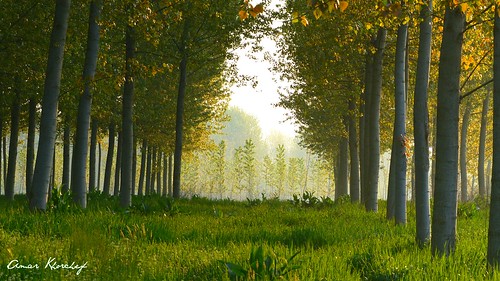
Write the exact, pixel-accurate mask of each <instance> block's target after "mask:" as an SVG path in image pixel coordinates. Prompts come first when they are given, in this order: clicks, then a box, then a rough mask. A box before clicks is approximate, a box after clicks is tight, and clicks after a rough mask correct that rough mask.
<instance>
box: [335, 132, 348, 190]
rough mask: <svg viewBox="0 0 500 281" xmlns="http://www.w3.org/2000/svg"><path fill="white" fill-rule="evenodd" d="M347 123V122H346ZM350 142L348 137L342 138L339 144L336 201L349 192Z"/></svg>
mask: <svg viewBox="0 0 500 281" xmlns="http://www.w3.org/2000/svg"><path fill="white" fill-rule="evenodd" d="M344 123H346V122H344ZM348 150H349V147H348V140H347V137H345V136H342V137H341V138H340V143H339V152H338V154H337V157H338V160H337V163H338V164H337V174H336V175H337V177H336V179H337V180H336V181H335V199H339V198H340V197H342V196H344V195H347V190H348V187H347V185H348V180H347V177H348V176H347V173H348V168H347V167H348V162H349V160H348V158H349V157H348Z"/></svg>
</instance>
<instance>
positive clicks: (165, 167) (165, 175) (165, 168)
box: [162, 152, 168, 197]
mask: <svg viewBox="0 0 500 281" xmlns="http://www.w3.org/2000/svg"><path fill="white" fill-rule="evenodd" d="M167 182H168V160H167V153H166V152H163V192H162V196H164V197H166V196H167V188H168V187H167Z"/></svg>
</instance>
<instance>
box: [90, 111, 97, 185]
mask: <svg viewBox="0 0 500 281" xmlns="http://www.w3.org/2000/svg"><path fill="white" fill-rule="evenodd" d="M91 128H92V129H91V130H90V151H89V192H92V191H95V190H96V188H97V182H96V172H97V171H96V149H97V129H98V128H99V126H98V124H97V120H92V125H91Z"/></svg>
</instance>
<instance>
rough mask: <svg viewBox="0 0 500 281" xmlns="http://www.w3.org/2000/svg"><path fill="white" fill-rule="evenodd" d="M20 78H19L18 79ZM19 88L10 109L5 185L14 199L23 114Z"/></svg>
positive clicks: (9, 196) (7, 194)
mask: <svg viewBox="0 0 500 281" xmlns="http://www.w3.org/2000/svg"><path fill="white" fill-rule="evenodd" d="M16 80H18V79H16ZM18 91H19V89H17V90H16V94H15V97H14V101H13V102H12V107H11V110H10V142H9V163H8V169H7V179H6V185H5V197H6V198H7V199H9V200H14V186H15V183H16V166H17V165H16V162H17V147H18V145H17V143H18V137H19V117H20V114H21V105H20V101H19V99H20V97H19V92H18Z"/></svg>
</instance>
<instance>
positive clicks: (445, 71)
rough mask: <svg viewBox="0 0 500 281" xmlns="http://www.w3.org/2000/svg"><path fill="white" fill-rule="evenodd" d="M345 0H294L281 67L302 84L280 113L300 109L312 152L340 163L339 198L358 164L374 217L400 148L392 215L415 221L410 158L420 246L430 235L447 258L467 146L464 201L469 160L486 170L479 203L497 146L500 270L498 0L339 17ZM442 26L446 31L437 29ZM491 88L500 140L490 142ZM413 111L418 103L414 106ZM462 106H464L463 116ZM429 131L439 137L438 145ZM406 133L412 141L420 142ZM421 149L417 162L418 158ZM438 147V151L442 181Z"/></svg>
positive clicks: (358, 186) (495, 236) (363, 10)
mask: <svg viewBox="0 0 500 281" xmlns="http://www.w3.org/2000/svg"><path fill="white" fill-rule="evenodd" d="M336 2H338V1H323V0H318V1H305V2H304V1H287V2H286V5H285V9H286V10H287V13H286V14H287V15H288V16H287V17H288V19H290V15H291V17H292V19H291V20H288V21H286V20H285V21H284V24H283V26H282V31H283V32H282V34H281V35H280V36H279V37H278V40H281V49H282V52H281V53H280V55H281V58H277V59H276V61H275V67H276V69H281V70H284V69H287V71H283V73H284V75H283V79H286V80H288V81H295V82H294V85H293V87H292V90H291V91H289V92H288V93H283V94H282V98H281V102H280V105H281V106H283V107H286V108H288V109H290V110H291V111H292V112H293V115H294V117H295V118H296V120H297V124H298V126H299V133H300V135H301V138H302V142H303V144H304V145H305V146H307V147H308V148H309V149H310V150H311V151H314V152H315V153H318V154H320V155H323V156H324V158H325V159H327V160H330V161H331V162H332V163H333V164H336V165H337V169H338V171H339V173H337V175H339V176H341V177H342V178H343V180H342V181H343V184H342V185H341V186H337V189H339V188H341V190H339V191H338V192H341V193H347V192H348V191H347V187H346V186H347V177H346V174H347V173H346V170H347V165H348V163H350V165H351V166H350V167H351V172H350V174H351V176H350V184H349V192H350V194H351V195H353V196H352V198H353V199H354V200H357V199H358V197H357V196H358V194H359V200H360V201H361V202H362V203H363V204H364V205H365V207H366V209H367V210H369V211H377V210H378V206H377V198H378V196H377V193H378V185H379V178H380V177H379V170H380V169H379V168H380V166H379V165H380V152H381V151H383V150H385V149H388V148H390V149H391V167H390V179H389V184H388V186H387V189H388V208H387V217H388V219H395V221H396V223H399V224H405V223H406V201H407V198H408V196H407V193H406V192H407V182H408V179H407V167H408V161H409V159H414V161H415V163H414V165H415V191H416V206H417V241H418V242H419V244H420V245H425V244H426V243H427V242H428V241H429V240H430V239H431V235H430V233H431V230H432V241H430V242H431V246H432V251H433V253H435V254H439V255H442V254H446V255H448V254H450V253H452V252H453V251H454V249H455V236H456V234H455V229H456V221H457V195H458V193H457V188H458V171H459V153H458V151H459V147H460V155H461V157H460V167H461V184H462V192H461V193H462V198H461V199H462V200H464V201H465V200H468V198H467V195H468V194H469V190H468V182H469V180H468V179H467V175H468V174H469V173H470V172H469V171H470V169H467V164H470V163H471V160H470V158H473V159H474V162H475V163H477V171H478V172H477V176H478V181H479V195H480V196H483V197H484V196H486V188H485V187H486V184H485V182H486V178H485V172H484V171H485V165H486V162H487V160H486V159H487V157H488V156H487V155H488V154H487V152H488V150H489V149H488V147H492V150H491V153H492V155H493V164H492V165H493V172H492V175H493V179H492V184H491V194H492V195H491V216H490V230H489V249H488V261H489V262H490V264H498V262H499V261H500V255H499V254H498V253H499V251H498V249H499V247H500V242H499V241H500V238H499V237H500V234H499V233H500V232H499V231H498V229H499V228H500V223H499V221H500V219H499V216H497V214H498V213H499V212H498V208H500V206H499V205H500V197H499V196H500V195H499V193H500V192H499V191H498V182H499V181H498V161H499V160H496V158H497V157H498V155H500V153H499V152H498V151H500V150H499V149H500V148H497V146H495V145H496V144H497V142H498V141H497V140H498V138H496V137H495V136H496V135H497V134H498V132H497V130H498V128H497V125H498V124H499V123H498V120H497V119H498V118H497V117H498V116H497V115H498V114H497V111H499V109H498V108H497V101H495V100H497V99H500V98H498V97H497V96H496V95H497V94H498V93H497V92H498V85H499V84H500V81H498V82H497V80H495V79H496V77H497V76H498V75H500V72H499V71H500V70H497V64H498V62H497V61H496V58H497V57H498V56H496V55H495V54H496V53H497V52H500V50H498V47H500V45H498V44H497V42H498V40H499V38H500V37H499V36H500V35H498V32H499V30H500V29H498V27H497V25H498V18H499V16H500V15H499V7H498V5H499V4H498V3H496V2H494V3H491V2H489V1H440V2H439V3H438V4H437V5H435V6H433V2H432V1H378V2H376V3H368V2H363V1H349V3H348V5H349V6H348V8H347V9H344V8H345V6H346V5H345V4H344V5H343V7H344V8H342V9H341V10H344V12H343V13H341V12H338V11H337V10H335V9H332V6H335V3H336ZM311 18H315V19H316V20H310V19H311ZM493 19H494V20H493ZM493 22H494V23H495V24H494V28H493V26H492V25H491V23H493ZM433 25H435V26H436V27H437V29H439V31H440V32H437V33H433V32H432V26H433ZM417 27H418V28H417ZM492 30H493V32H492ZM493 42H495V44H493ZM417 43H418V44H417ZM439 46H440V50H439V51H436V48H437V47H439ZM494 58H495V59H494ZM290 62H291V63H292V64H293V65H294V67H293V69H292V71H290V68H289V65H290ZM492 64H493V68H492V67H491V65H492ZM492 77H493V78H492ZM491 82H493V85H494V86H493V88H494V90H493V104H494V113H493V127H492V130H493V144H491V143H489V144H487V142H486V135H487V132H488V131H489V130H491V127H490V129H488V128H487V123H488V122H487V120H488V118H487V117H488V116H489V113H488V108H489V94H488V91H490V90H491V88H489V86H488V85H489V84H490V83H491ZM495 82H497V83H495ZM412 88H413V89H414V90H411V89H412ZM411 103H413V106H412V107H408V104H411ZM429 104H430V106H429ZM460 104H463V105H464V106H463V107H462V111H461V110H460V106H459V105H460ZM474 105H476V108H479V109H478V110H477V112H478V113H479V114H477V115H478V116H480V117H475V118H477V119H476V120H480V121H479V122H476V123H475V124H477V125H474V126H473V127H475V128H474V129H471V128H469V124H471V122H470V118H471V116H473V115H475V114H473V113H472V112H473V108H474ZM461 112H462V113H461ZM408 113H410V114H412V115H413V126H411V127H408V126H407V125H408V124H410V123H409V120H408V115H409V114H408ZM474 113H475V112H474ZM434 114H436V115H435V116H436V117H435V122H433V123H434V124H435V128H436V131H435V132H430V130H429V123H430V122H429V121H430V120H429V115H430V116H434ZM461 114H463V118H460V115H461ZM460 119H461V127H462V130H461V131H462V133H461V136H460V134H459V127H460V126H459V125H460V122H459V120H460ZM431 121H432V120H431ZM490 124H491V123H490ZM473 130H475V131H476V132H477V134H476V135H477V136H478V138H477V139H476V140H474V141H473V144H477V146H476V147H475V149H474V150H473V152H469V155H474V156H473V157H469V159H468V157H467V144H468V143H470V142H469V139H468V133H469V132H471V131H473ZM358 134H359V136H358ZM430 134H434V138H433V139H434V141H435V143H434V144H432V145H430V144H429V135H430ZM408 135H413V142H412V138H410V137H408ZM391 136H392V137H391ZM459 139H461V145H459ZM413 144H414V146H413ZM348 146H349V152H350V155H349V156H350V157H349V156H348V155H347V153H346V151H348V149H347V147H348ZM358 147H359V148H358ZM411 148H413V154H414V157H413V158H409V157H410V156H411V154H412V153H411V152H412V151H411ZM469 150H470V148H469ZM430 151H432V152H435V173H434V171H433V175H432V178H429V171H430V169H429V166H430V154H429V152H430ZM478 152H479V153H478ZM478 155H479V156H478ZM358 161H359V162H358ZM358 163H359V164H358ZM358 174H359V181H358ZM431 179H432V180H433V181H434V185H433V187H434V190H433V195H434V205H433V206H432V208H433V216H432V223H431V220H430V218H431V216H430V207H431V206H430V200H429V183H430V182H431ZM337 182H339V181H337ZM344 182H345V183H344Z"/></svg>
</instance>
